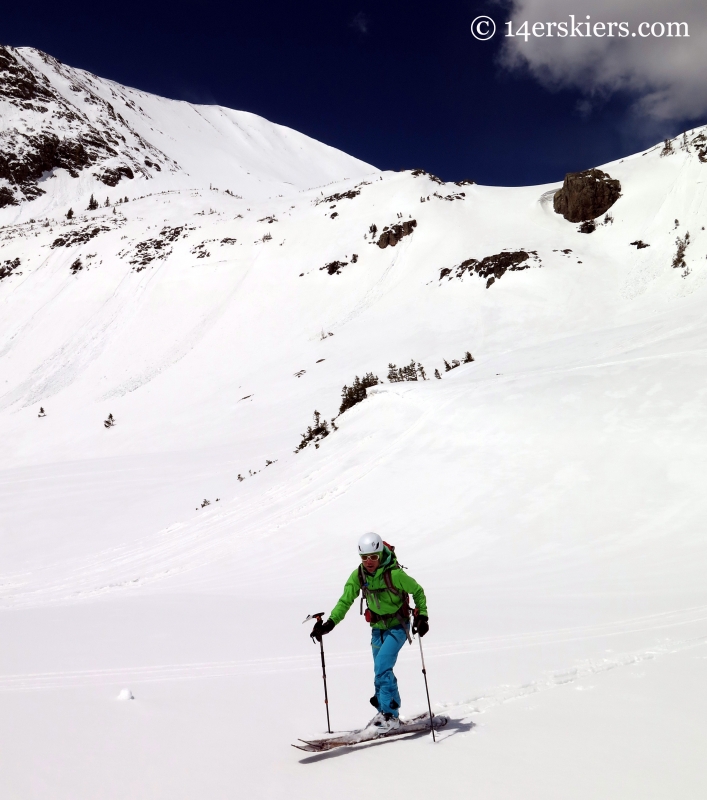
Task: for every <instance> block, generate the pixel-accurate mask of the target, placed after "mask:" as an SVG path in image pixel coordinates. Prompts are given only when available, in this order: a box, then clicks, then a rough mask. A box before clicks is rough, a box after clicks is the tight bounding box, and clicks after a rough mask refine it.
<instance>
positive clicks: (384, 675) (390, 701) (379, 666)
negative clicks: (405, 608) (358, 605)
mask: <svg viewBox="0 0 707 800" xmlns="http://www.w3.org/2000/svg"><path fill="white" fill-rule="evenodd" d="M406 641H407V635H406V633H405V629H404V628H403V626H402V625H396V626H395V627H394V628H390V629H389V630H387V631H384V630H381V629H380V628H372V629H371V648H372V650H373V671H374V674H375V687H376V698H377V700H378V708H379V709H380V710H381V711H382V712H383V713H384V714H392V715H393V716H394V717H397V716H398V709H399V708H400V693H399V692H398V681H397V679H396V677H395V675H394V674H393V667H394V666H395V662H396V661H397V660H398V653H399V652H400V648H401V647H402V646H403V645H404V644H405V642H406Z"/></svg>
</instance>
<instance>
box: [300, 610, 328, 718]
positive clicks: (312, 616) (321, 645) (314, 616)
mask: <svg viewBox="0 0 707 800" xmlns="http://www.w3.org/2000/svg"><path fill="white" fill-rule="evenodd" d="M323 616H324V612H323V611H322V613H321V614H310V615H309V616H308V617H307V619H305V622H308V621H309V620H310V619H316V620H317V622H321V621H322V617H323ZM303 624H304V623H303ZM311 638H312V641H314V635H311ZM319 652H320V655H321V657H322V680H323V681H324V705H325V706H326V729H327V733H331V724H330V722H329V693H328V692H327V686H326V661H324V640H323V639H322V638H321V637H320V638H319Z"/></svg>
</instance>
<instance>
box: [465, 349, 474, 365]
mask: <svg viewBox="0 0 707 800" xmlns="http://www.w3.org/2000/svg"><path fill="white" fill-rule="evenodd" d="M473 360H474V356H472V354H471V353H470V352H469V351H468V350H467V351H466V353H464V363H465V364H471V362H472V361H473Z"/></svg>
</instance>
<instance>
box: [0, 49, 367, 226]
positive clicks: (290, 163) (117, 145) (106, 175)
mask: <svg viewBox="0 0 707 800" xmlns="http://www.w3.org/2000/svg"><path fill="white" fill-rule="evenodd" d="M0 119H1V120H2V128H1V130H0V182H1V185H0V207H4V208H5V209H8V207H13V206H18V205H22V206H24V204H26V203H27V202H28V201H37V200H38V202H33V204H32V205H31V208H30V210H29V212H28V213H27V214H25V215H24V216H22V214H19V213H18V209H14V211H15V213H14V215H13V216H12V217H11V218H12V219H13V220H15V221H19V220H20V219H28V218H29V216H31V215H32V214H34V215H35V216H36V215H37V214H43V213H47V211H48V210H49V209H51V208H52V207H53V206H52V199H53V200H54V202H69V203H71V202H72V201H74V198H75V199H76V200H79V198H80V200H81V201H83V199H84V197H87V196H88V194H90V193H91V192H95V193H96V194H98V193H99V192H101V193H107V194H108V195H109V196H111V197H113V198H115V199H117V197H122V196H123V194H127V195H128V196H131V197H132V196H135V194H136V193H140V194H142V193H144V192H145V191H148V189H146V185H148V186H149V187H150V188H149V191H151V192H155V191H164V190H166V189H170V188H171V189H176V188H193V189H197V188H204V187H206V186H208V185H209V184H212V183H213V184H216V183H217V182H218V184H219V185H220V186H221V187H222V189H224V190H225V189H229V190H230V191H232V192H234V193H236V194H240V195H241V196H244V197H248V198H251V199H255V198H264V197H267V196H268V195H269V194H276V193H282V192H285V193H287V192H292V191H297V190H299V189H302V188H308V187H310V186H315V185H322V184H326V183H329V182H331V181H332V180H338V179H341V178H343V177H346V176H351V177H356V176H362V175H364V174H370V173H373V172H375V171H376V170H375V169H374V168H373V167H370V166H369V165H367V164H364V163H363V162H360V161H358V160H356V159H354V158H351V157H349V156H347V155H345V154H343V153H341V152H338V151H336V150H334V149H333V148H331V147H327V146H326V145H323V144H320V143H318V142H315V141H313V140H312V139H309V138H308V137H306V136H303V135H302V134H300V133H297V132H296V131H293V130H290V129H288V128H285V127H283V126H279V125H273V124H272V123H269V122H267V121H266V120H264V119H262V118H260V117H258V116H256V115H255V114H248V113H245V112H239V111H231V110H230V109H225V108H222V107H220V106H198V105H194V104H191V103H185V102H179V101H174V100H166V99H164V98H160V97H156V96H154V95H150V94H148V93H147V92H141V91H138V90H135V89H130V88H128V87H125V86H121V85H120V84H117V83H115V82H113V81H108V80H104V79H102V78H98V77H96V76H95V75H91V74H90V73H88V72H86V71H84V70H80V69H75V68H72V67H68V66H66V65H65V64H62V63H61V62H59V61H57V60H56V59H55V58H53V57H52V56H49V55H47V54H46V53H43V52H41V51H39V50H35V49H33V48H27V47H21V48H13V47H0ZM79 178H80V180H78V179H79ZM47 195H48V196H47ZM52 196H53V197H52ZM4 216H5V217H7V211H6V212H5V214H4Z"/></svg>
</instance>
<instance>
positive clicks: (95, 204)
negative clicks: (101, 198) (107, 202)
mask: <svg viewBox="0 0 707 800" xmlns="http://www.w3.org/2000/svg"><path fill="white" fill-rule="evenodd" d="M97 208H98V200H96V198H95V197H94V196H93V195H91V199H90V200H89V201H88V210H89V211H95V210H96V209H97Z"/></svg>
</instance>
